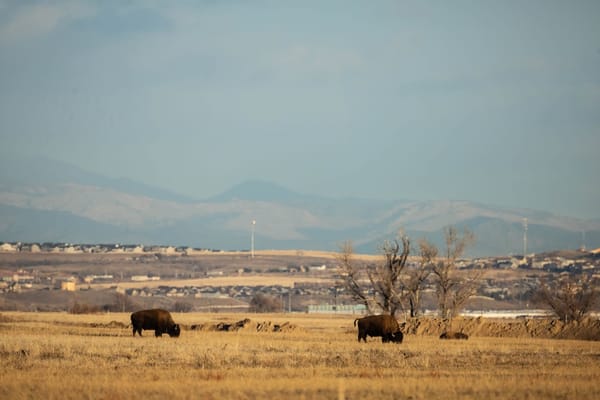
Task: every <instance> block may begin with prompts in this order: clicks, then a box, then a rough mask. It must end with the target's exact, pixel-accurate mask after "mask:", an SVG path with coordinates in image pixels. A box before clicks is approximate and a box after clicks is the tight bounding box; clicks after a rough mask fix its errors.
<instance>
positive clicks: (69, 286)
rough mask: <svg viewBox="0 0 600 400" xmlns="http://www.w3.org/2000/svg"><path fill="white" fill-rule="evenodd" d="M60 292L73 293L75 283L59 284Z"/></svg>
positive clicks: (64, 282) (65, 282)
mask: <svg viewBox="0 0 600 400" xmlns="http://www.w3.org/2000/svg"><path fill="white" fill-rule="evenodd" d="M60 290H65V291H67V292H74V291H75V282H74V281H63V282H61V283H60Z"/></svg>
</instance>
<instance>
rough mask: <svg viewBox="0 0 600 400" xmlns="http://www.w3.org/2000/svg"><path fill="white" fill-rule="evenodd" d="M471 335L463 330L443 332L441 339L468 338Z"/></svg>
mask: <svg viewBox="0 0 600 400" xmlns="http://www.w3.org/2000/svg"><path fill="white" fill-rule="evenodd" d="M468 338H469V335H467V334H466V333H463V332H443V333H442V334H441V335H440V339H465V340H467V339H468Z"/></svg>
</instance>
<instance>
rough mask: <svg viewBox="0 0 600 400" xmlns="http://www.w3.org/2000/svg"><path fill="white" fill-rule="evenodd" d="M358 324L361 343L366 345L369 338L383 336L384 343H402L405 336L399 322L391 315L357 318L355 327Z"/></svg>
mask: <svg viewBox="0 0 600 400" xmlns="http://www.w3.org/2000/svg"><path fill="white" fill-rule="evenodd" d="M357 322H358V341H359V342H360V341H361V339H362V340H363V341H364V342H365V343H366V342H367V336H372V337H375V336H381V341H382V342H383V343H388V342H393V343H402V339H403V338H404V335H403V334H402V331H401V330H400V326H398V321H396V319H395V318H394V317H392V316H391V315H369V316H368V317H363V318H357V319H355V320H354V326H356V323H357Z"/></svg>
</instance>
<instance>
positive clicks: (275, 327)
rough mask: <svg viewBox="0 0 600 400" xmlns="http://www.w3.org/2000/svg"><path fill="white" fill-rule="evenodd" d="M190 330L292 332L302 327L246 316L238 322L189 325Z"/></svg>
mask: <svg viewBox="0 0 600 400" xmlns="http://www.w3.org/2000/svg"><path fill="white" fill-rule="evenodd" d="M189 329H190V330H199V331H221V332H236V331H240V330H244V331H251V332H292V331H296V330H298V329H300V328H299V327H298V326H296V325H294V324H290V323H289V322H284V323H282V324H278V323H273V322H271V321H263V322H258V321H252V320H251V319H250V318H245V319H243V320H240V321H237V322H219V323H216V324H214V323H205V324H194V325H191V326H190V327H189Z"/></svg>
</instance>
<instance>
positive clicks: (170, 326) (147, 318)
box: [131, 309, 181, 337]
mask: <svg viewBox="0 0 600 400" xmlns="http://www.w3.org/2000/svg"><path fill="white" fill-rule="evenodd" d="M131 325H133V336H135V333H136V332H137V333H138V334H139V335H140V336H142V329H145V330H149V329H153V330H154V336H156V337H159V336H162V334H163V333H168V334H169V336H171V337H179V335H180V333H181V329H180V328H179V324H176V323H175V322H173V318H172V317H171V314H170V313H169V312H168V311H166V310H161V309H153V310H141V311H136V312H134V313H133V314H131Z"/></svg>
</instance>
